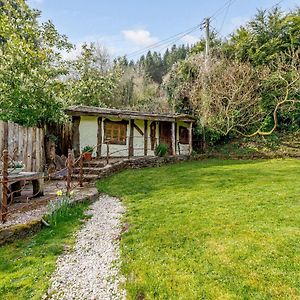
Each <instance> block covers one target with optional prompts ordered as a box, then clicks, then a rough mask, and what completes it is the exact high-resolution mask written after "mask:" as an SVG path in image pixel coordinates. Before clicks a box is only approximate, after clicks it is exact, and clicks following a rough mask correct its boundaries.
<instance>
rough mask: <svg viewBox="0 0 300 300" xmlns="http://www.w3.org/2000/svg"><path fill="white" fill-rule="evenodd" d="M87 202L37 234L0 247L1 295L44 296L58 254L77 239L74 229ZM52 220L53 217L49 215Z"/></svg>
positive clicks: (82, 215) (6, 298) (13, 297)
mask: <svg viewBox="0 0 300 300" xmlns="http://www.w3.org/2000/svg"><path fill="white" fill-rule="evenodd" d="M87 207H88V204H87V203H81V204H77V205H75V206H73V207H71V208H70V209H69V210H68V211H67V212H65V213H64V214H57V216H56V219H55V221H56V225H55V226H51V227H48V228H44V229H42V230H41V231H40V232H38V233H37V234H35V235H34V236H31V237H28V238H26V239H24V240H19V241H16V242H14V243H12V244H8V245H4V246H2V247H0V258H1V259H0V295H1V296H0V298H1V299H5V300H9V299H13V300H17V299H22V300H24V299H41V296H42V295H43V294H44V293H45V292H46V290H47V288H48V285H49V279H50V275H51V273H52V272H53V271H54V269H55V262H56V259H57V257H58V256H59V255H60V254H61V253H62V252H63V250H64V249H65V248H66V246H67V247H70V246H72V245H73V243H74V235H73V233H74V232H75V231H76V230H77V229H78V228H79V227H80V225H81V224H82V223H83V219H84V218H86V217H87V216H85V214H84V211H85V210H86V208H87ZM50 221H51V218H50Z"/></svg>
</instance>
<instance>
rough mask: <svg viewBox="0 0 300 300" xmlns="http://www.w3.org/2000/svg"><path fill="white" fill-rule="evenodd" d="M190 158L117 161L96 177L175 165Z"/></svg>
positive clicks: (175, 157) (169, 157)
mask: <svg viewBox="0 0 300 300" xmlns="http://www.w3.org/2000/svg"><path fill="white" fill-rule="evenodd" d="M190 159H191V157H190V156H188V155H180V156H167V157H157V156H154V157H139V158H129V159H124V160H122V161H118V162H116V163H114V164H112V165H107V166H106V167H104V168H103V169H102V170H101V171H100V172H99V175H98V178H99V179H101V178H105V177H108V176H110V175H112V174H115V173H117V172H119V171H121V170H125V169H141V168H145V167H160V166H162V165H166V164H170V163H177V162H183V161H188V160H190Z"/></svg>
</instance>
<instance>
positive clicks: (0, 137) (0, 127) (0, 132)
mask: <svg viewBox="0 0 300 300" xmlns="http://www.w3.org/2000/svg"><path fill="white" fill-rule="evenodd" d="M4 126H5V122H3V121H0V153H1V156H2V152H3V150H4Z"/></svg>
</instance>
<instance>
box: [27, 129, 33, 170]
mask: <svg viewBox="0 0 300 300" xmlns="http://www.w3.org/2000/svg"><path fill="white" fill-rule="evenodd" d="M27 130H28V132H27V141H26V143H27V149H26V171H28V172H30V171H32V128H31V127H29V128H28V129H27Z"/></svg>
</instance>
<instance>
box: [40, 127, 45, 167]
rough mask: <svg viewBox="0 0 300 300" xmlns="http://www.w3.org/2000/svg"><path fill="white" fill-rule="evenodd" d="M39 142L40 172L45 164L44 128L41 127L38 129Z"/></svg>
mask: <svg viewBox="0 0 300 300" xmlns="http://www.w3.org/2000/svg"><path fill="white" fill-rule="evenodd" d="M40 135H41V137H40V143H41V153H40V155H41V160H40V161H41V165H40V170H39V171H40V172H42V171H44V166H45V164H46V153H45V129H44V128H42V129H41V131H40Z"/></svg>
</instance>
